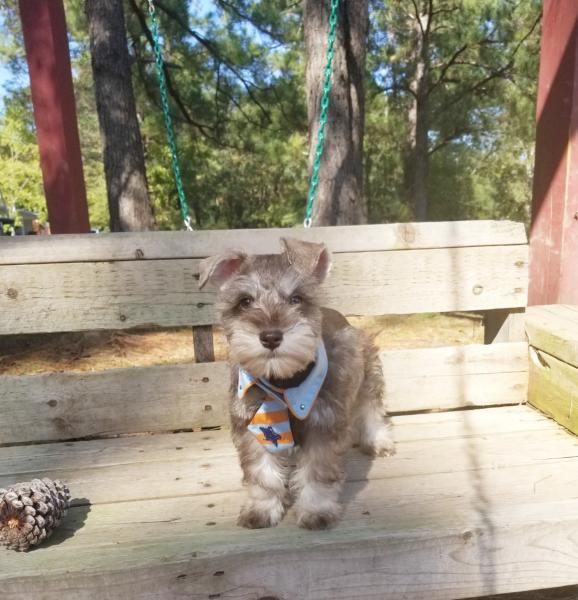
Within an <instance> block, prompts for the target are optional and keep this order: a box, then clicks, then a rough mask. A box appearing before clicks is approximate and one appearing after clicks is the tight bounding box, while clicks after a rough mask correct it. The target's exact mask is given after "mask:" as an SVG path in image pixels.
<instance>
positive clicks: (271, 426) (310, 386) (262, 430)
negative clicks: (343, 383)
mask: <svg viewBox="0 0 578 600" xmlns="http://www.w3.org/2000/svg"><path fill="white" fill-rule="evenodd" d="M326 375H327V352H326V351H325V346H324V345H323V342H321V344H320V345H319V348H318V349H317V354H316V357H315V365H314V366H313V369H312V370H311V373H309V375H307V378H306V379H305V380H304V381H302V382H301V383H300V384H299V385H298V386H296V387H293V388H287V389H285V390H282V389H280V388H277V387H275V386H274V385H272V384H271V383H269V382H268V381H266V380H265V379H256V378H255V377H253V376H252V375H251V374H249V373H248V372H247V371H245V370H244V369H239V387H238V388H237V395H238V397H239V399H240V400H242V399H243V398H244V397H245V395H246V394H247V392H248V391H249V390H250V389H251V388H252V387H253V386H257V387H258V388H260V389H261V390H262V391H263V392H265V397H264V400H263V403H262V404H261V406H260V407H259V410H258V411H257V412H256V413H255V416H254V417H253V419H252V420H251V422H250V423H249V425H248V429H249V431H250V432H251V433H253V435H255V437H256V438H257V440H258V441H259V442H260V443H261V444H263V446H265V448H267V450H269V452H281V451H282V450H287V449H288V448H292V447H293V446H294V445H295V442H294V440H293V433H292V431H291V424H290V422H289V411H291V414H292V415H293V416H294V417H296V418H297V419H299V420H301V421H302V420H303V419H306V418H307V416H308V415H309V413H310V412H311V409H312V408H313V404H314V403H315V400H316V399H317V395H318V394H319V390H320V389H321V386H322V385H323V382H324V381H325V376H326Z"/></svg>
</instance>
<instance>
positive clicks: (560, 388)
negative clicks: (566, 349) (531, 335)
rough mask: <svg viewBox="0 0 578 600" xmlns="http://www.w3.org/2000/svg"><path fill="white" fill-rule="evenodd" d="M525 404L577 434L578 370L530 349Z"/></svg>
mask: <svg viewBox="0 0 578 600" xmlns="http://www.w3.org/2000/svg"><path fill="white" fill-rule="evenodd" d="M530 358H531V360H530V374H529V387H528V401H529V402H530V403H531V404H532V406H535V407H536V408H539V409H540V410H541V411H542V412H544V413H545V414H547V415H548V416H549V417H552V418H553V419H554V420H555V421H557V422H558V423H560V425H563V426H564V427H566V428H567V429H569V430H570V431H572V432H573V433H576V434H578V402H577V399H578V368H577V367H575V366H574V365H570V364H568V363H565V362H563V361H561V360H559V359H558V358H556V357H555V356H552V355H550V354H547V353H546V352H542V350H538V349H536V348H534V347H531V348H530Z"/></svg>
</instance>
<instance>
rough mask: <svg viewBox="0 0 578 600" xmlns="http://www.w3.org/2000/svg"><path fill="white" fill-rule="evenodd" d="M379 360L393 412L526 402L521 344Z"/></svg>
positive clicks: (400, 353) (405, 353) (393, 354)
mask: <svg viewBox="0 0 578 600" xmlns="http://www.w3.org/2000/svg"><path fill="white" fill-rule="evenodd" d="M380 357H381V362H382V366H383V374H384V377H385V382H386V399H387V406H388V410H389V411H391V412H393V413H396V412H403V411H412V410H431V409H434V410H435V409H438V410H439V409H449V408H459V407H467V406H489V405H495V404H521V403H523V402H525V401H526V394H527V389H528V345H527V344H526V343H524V342H513V343H506V344H491V345H481V344H480V345H478V344H472V345H469V346H453V347H442V348H419V349H413V350H389V351H385V352H381V353H380Z"/></svg>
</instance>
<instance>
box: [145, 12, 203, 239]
mask: <svg viewBox="0 0 578 600" xmlns="http://www.w3.org/2000/svg"><path fill="white" fill-rule="evenodd" d="M148 7H149V15H150V18H151V31H152V35H153V47H154V52H155V63H156V67H157V76H158V78H159V90H160V94H161V104H162V107H163V117H164V120H165V128H166V130H167V138H168V141H169V147H170V149H171V165H172V168H173V175H174V178H175V185H176V187H177V194H178V195H179V206H180V207H181V215H182V217H183V224H184V226H185V229H186V230H187V231H193V226H192V224H191V216H190V214H189V206H188V204H187V199H186V197H185V190H184V189H183V180H182V178H181V169H180V167H179V158H178V154H177V143H176V141H175V131H174V128H173V120H172V118H171V112H170V108H169V98H168V94H167V82H166V80H165V71H164V63H163V55H162V52H161V46H160V43H159V25H158V20H157V11H156V9H155V5H154V3H153V0H148Z"/></svg>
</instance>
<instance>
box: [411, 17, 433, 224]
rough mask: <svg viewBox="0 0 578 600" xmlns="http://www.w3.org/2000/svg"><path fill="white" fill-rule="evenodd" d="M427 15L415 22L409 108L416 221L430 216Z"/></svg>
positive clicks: (412, 193) (413, 201) (412, 190)
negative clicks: (413, 65)
mask: <svg viewBox="0 0 578 600" xmlns="http://www.w3.org/2000/svg"><path fill="white" fill-rule="evenodd" d="M430 18H431V16H430V15H425V16H422V18H421V23H420V22H419V21H418V20H417V18H415V19H414V21H413V30H414V40H415V42H414V56H413V61H414V64H415V71H414V74H413V77H412V80H411V82H410V90H411V92H412V104H411V107H410V110H409V117H408V118H409V128H410V153H409V160H408V172H409V188H410V202H411V206H412V209H413V215H414V219H415V220H416V221H426V220H427V217H428V195H427V177H428V166H429V164H428V163H429V146H428V133H429V119H428V110H429V102H428V101H429V97H428V92H429V89H428V88H429V75H430V74H429V58H428V56H429V54H428V53H429V44H428V35H429V20H430Z"/></svg>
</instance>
